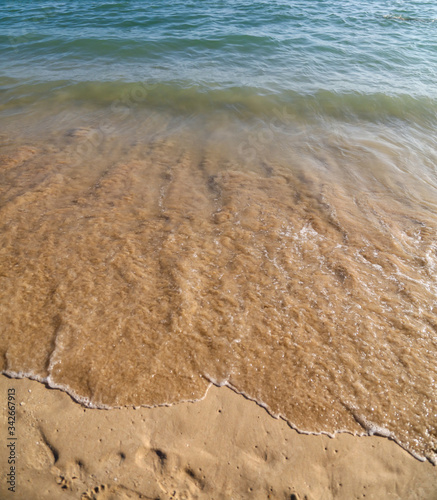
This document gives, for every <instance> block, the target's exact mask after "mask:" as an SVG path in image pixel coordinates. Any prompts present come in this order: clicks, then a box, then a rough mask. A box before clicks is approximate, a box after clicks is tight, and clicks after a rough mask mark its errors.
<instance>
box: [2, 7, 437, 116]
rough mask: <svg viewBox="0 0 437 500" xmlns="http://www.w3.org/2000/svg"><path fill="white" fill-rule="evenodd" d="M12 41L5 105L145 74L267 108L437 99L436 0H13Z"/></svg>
mask: <svg viewBox="0 0 437 500" xmlns="http://www.w3.org/2000/svg"><path fill="white" fill-rule="evenodd" d="M0 53H1V60H0V85H1V87H0V88H1V94H0V96H1V100H0V103H1V104H2V106H4V104H5V101H6V102H8V101H10V100H14V99H16V98H17V97H21V98H24V99H26V102H27V100H32V98H38V99H41V97H46V96H48V95H49V94H50V93H51V92H53V91H58V92H59V91H60V90H61V89H64V90H70V91H71V93H72V98H74V99H95V98H96V95H97V97H98V99H101V100H102V101H103V102H104V101H105V99H110V98H111V97H112V96H113V95H114V92H117V90H116V89H115V88H114V85H115V82H116V83H117V84H118V85H122V84H123V83H127V82H131V83H132V82H134V83H135V82H136V83H138V82H141V83H142V84H147V85H151V84H154V85H158V86H163V87H162V88H161V89H160V90H159V89H158V90H155V92H154V93H153V97H152V98H151V99H152V101H153V100H155V101H157V102H159V103H160V104H165V103H167V102H169V101H170V103H172V99H173V98H174V99H176V100H177V99H178V98H179V99H181V100H182V101H185V100H186V97H185V96H186V94H188V103H189V104H188V105H190V104H192V105H193V106H195V107H196V106H200V105H201V104H202V103H203V105H205V106H206V105H209V106H215V105H222V106H226V105H228V106H230V107H238V106H240V107H242V108H245V107H249V108H251V107H252V109H253V110H254V111H258V108H257V105H258V103H260V104H259V107H260V111H264V110H265V108H266V107H267V108H268V107H269V106H271V99H272V98H273V99H274V98H278V99H279V100H280V101H282V100H285V101H286V102H290V103H293V102H294V100H296V99H297V100H298V101H300V100H301V99H302V97H306V96H308V97H310V101H309V102H310V104H309V105H310V106H314V101H316V104H317V103H318V102H319V101H320V102H321V103H322V105H323V101H324V100H326V96H327V95H328V96H331V95H332V94H333V95H334V101H335V100H336V99H337V102H335V104H334V105H333V106H334V107H335V108H336V109H337V112H340V111H339V110H338V108H341V107H342V105H345V106H346V107H348V106H350V107H351V111H352V112H357V113H361V112H364V113H372V112H375V113H376V115H378V114H379V113H384V112H385V113H387V114H390V113H391V112H394V114H395V115H396V114H398V113H402V110H403V109H405V112H406V113H411V112H413V113H414V108H415V107H416V106H417V113H418V114H420V113H422V112H424V113H425V114H426V112H429V111H432V112H434V113H435V111H436V101H435V99H436V98H437V85H436V81H437V6H436V5H435V3H434V2H429V1H421V2H413V1H389V0H385V1H382V0H381V1H373V0H372V1H369V2H366V3H363V2H358V1H346V0H335V1H291V0H289V1H278V0H275V1H255V2H252V1H250V2H249V1H230V0H229V1H212V2H203V1H200V0H199V1H191V2H180V1H175V2H167V1H164V2H150V1H145V2H143V1H134V0H132V1H114V2H111V1H106V2H103V1H92V2H87V3H84V2H79V1H70V2H49V1H36V2H27V1H13V2H12V1H2V2H1V4H0ZM81 83H82V84H84V83H86V85H82V86H78V85H80V84H81ZM110 83H111V84H110ZM263 98H264V100H263ZM199 102H200V103H201V104H199ZM381 107H382V108H383V110H381Z"/></svg>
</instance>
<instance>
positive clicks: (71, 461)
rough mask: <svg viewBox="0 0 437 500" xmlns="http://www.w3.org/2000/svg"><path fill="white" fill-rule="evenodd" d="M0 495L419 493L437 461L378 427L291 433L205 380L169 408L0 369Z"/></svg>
mask: <svg viewBox="0 0 437 500" xmlns="http://www.w3.org/2000/svg"><path fill="white" fill-rule="evenodd" d="M9 388H14V389H15V392H16V409H17V418H16V425H15V427H16V436H17V456H16V461H17V473H16V491H15V493H12V492H8V491H7V489H6V483H5V474H6V472H5V471H6V467H7V464H6V460H7V458H8V456H7V455H8V450H7V448H6V446H4V443H5V429H6V425H5V422H6V411H5V408H6V404H7V403H6V395H7V391H8V389H9ZM0 390H1V394H2V398H1V401H2V413H1V419H2V422H1V429H2V436H1V442H2V446H1V454H0V468H1V477H2V481H1V483H0V496H1V498H2V499H5V500H9V499H14V500H37V499H41V500H43V499H50V500H52V499H58V498H59V499H82V500H85V499H86V500H89V499H95V500H104V499H114V500H115V499H120V500H125V499H126V500H127V499H139V498H144V499H158V498H160V499H161V500H164V499H168V500H170V499H178V500H182V499H195V498H198V499H230V498H232V499H240V498H241V499H244V498H253V499H258V498H259V499H267V498H270V499H284V500H285V499H288V500H290V499H300V500H303V499H307V500H322V499H323V500H329V499H336V500H341V499H344V500H346V499H347V500H352V499H362V498H365V499H366V500H368V499H381V498H384V499H402V500H406V499H420V500H425V499H429V500H433V499H435V498H436V494H437V468H436V467H434V466H432V465H431V464H430V463H428V462H419V461H418V460H416V459H414V458H413V457H412V456H411V455H409V454H408V453H407V452H405V451H404V450H403V449H402V448H401V447H399V446H398V445H397V444H396V443H394V442H393V441H391V440H389V439H386V438H382V437H376V436H372V437H360V438H358V437H354V436H351V435H349V434H338V435H337V436H336V437H335V438H333V439H332V438H329V437H328V436H323V435H321V436H315V435H305V434H298V433H297V432H296V431H295V430H293V429H291V428H290V427H289V426H288V425H287V423H286V422H285V421H283V420H280V419H279V420H278V419H274V418H272V417H271V416H270V415H268V413H267V412H266V411H265V410H264V409H263V408H261V407H260V406H258V405H257V404H256V403H254V402H252V401H249V400H247V399H245V398H244V397H243V396H241V395H238V394H236V393H234V392H233V391H232V390H230V389H229V388H227V387H221V388H217V387H215V386H212V387H211V389H210V390H209V391H208V394H207V396H206V397H205V399H204V400H203V401H200V402H197V403H181V404H177V405H174V406H171V407H158V408H152V409H148V408H138V409H114V410H97V409H87V408H85V407H83V406H81V405H79V404H78V403H75V402H74V401H72V399H71V398H70V397H69V396H68V395H67V394H65V393H64V392H61V391H58V390H50V389H47V388H45V387H44V386H43V385H42V384H40V383H38V382H35V381H30V380H25V379H23V380H15V379H9V378H7V377H5V376H1V377H0Z"/></svg>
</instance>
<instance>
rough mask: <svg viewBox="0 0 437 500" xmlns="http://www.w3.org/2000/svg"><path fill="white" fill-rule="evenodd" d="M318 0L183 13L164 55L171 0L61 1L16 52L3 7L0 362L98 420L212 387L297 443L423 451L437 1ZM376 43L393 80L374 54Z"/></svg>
mask: <svg viewBox="0 0 437 500" xmlns="http://www.w3.org/2000/svg"><path fill="white" fill-rule="evenodd" d="M73 3H74V2H73ZM319 3H321V4H324V2H319ZM319 3H318V4H317V8H316V4H315V3H314V4H313V3H311V5H310V6H308V3H305V4H304V3H299V2H290V3H285V2H276V3H271V4H270V3H269V8H268V9H266V11H265V12H264V13H263V15H262V16H261V17H257V12H259V9H258V10H256V9H255V7H253V5H255V4H253V3H250V4H249V3H247V4H246V3H243V2H221V3H219V2H217V3H213V4H212V7H210V8H209V9H206V10H205V9H203V10H202V9H200V7H199V5H200V3H197V2H193V5H192V6H191V7H190V9H191V10H190V11H189V12H190V15H192V16H193V19H192V20H191V22H192V25H190V26H191V27H190V28H181V29H183V31H184V37H185V38H184V37H183V36H182V34H181V33H179V35H180V37H182V38H184V40H185V41H184V42H183V43H182V42H181V43H179V42H178V43H176V42H174V43H173V42H172V38H173V37H174V36H176V35H177V34H178V32H177V29H176V28H175V26H174V25H173V24H172V23H173V22H176V21H174V16H176V12H177V9H176V7H175V10H174V11H173V14H171V15H170V14H169V11H171V9H172V8H171V7H169V6H166V7H163V6H162V4H160V5H159V6H158V5H156V6H154V5H152V4H149V6H148V8H147V9H146V8H144V9H143V11H141V9H140V11H138V9H139V5H138V4H137V3H136V2H132V3H131V4H135V5H136V6H137V12H136V13H135V15H132V16H131V19H129V16H128V14H126V12H125V9H126V6H125V4H124V3H123V4H119V3H113V2H109V3H105V4H102V3H101V2H96V3H94V4H91V6H87V7H82V9H83V11H82V10H81V9H79V10H77V11H74V10H73V9H72V7H71V6H70V4H68V5H67V4H65V5H64V4H63V7H62V9H61V8H60V7H59V8H58V7H57V8H56V11H55V12H52V11H51V12H52V13H51V14H50V15H46V16H45V17H44V16H43V18H42V19H41V22H40V23H39V24H37V26H38V27H39V29H40V31H41V33H40V32H38V33H37V34H35V33H33V35H32V36H35V37H36V38H32V37H31V36H30V34H29V33H30V32H29V33H27V32H26V33H25V34H24V35H21V36H24V37H25V38H24V39H23V40H21V41H20V40H18V38H17V36H18V35H17V33H18V32H19V30H20V26H21V25H20V23H21V22H22V21H19V20H20V19H21V15H22V11H20V8H21V7H20V5H21V4H20V3H19V2H15V3H14V4H13V5H14V6H15V7H13V6H12V4H11V5H10V6H9V4H8V3H6V4H5V5H6V7H3V10H4V11H5V9H9V10H8V12H9V17H3V18H2V21H1V22H2V23H3V25H4V26H6V28H7V30H9V31H7V32H6V35H4V36H6V37H7V40H6V41H5V39H3V42H2V43H3V44H4V46H5V47H6V48H7V50H6V51H5V53H6V54H7V58H6V59H4V58H2V62H1V64H0V91H1V93H0V124H1V131H0V179H1V180H0V224H1V232H0V281H1V286H0V310H1V316H2V323H1V329H2V336H1V341H0V350H1V354H2V356H1V369H2V370H3V372H4V373H7V374H10V375H12V376H27V377H33V378H37V379H40V380H45V381H46V382H48V383H49V385H51V386H53V387H61V388H63V389H65V390H67V391H68V392H70V393H71V394H72V395H74V397H75V398H76V399H79V400H81V401H83V402H85V403H86V404H90V405H93V406H99V407H111V406H118V405H126V404H127V405H158V404H172V403H176V402H179V401H183V400H196V399H200V398H202V397H203V396H204V394H205V391H206V390H207V387H208V386H209V384H210V383H215V384H219V385H222V384H227V385H229V386H231V387H233V388H234V389H235V390H237V391H238V392H241V393H244V394H245V395H247V396H248V397H250V398H252V399H255V400H256V401H258V402H259V403H260V404H262V405H264V406H266V407H267V409H268V410H269V411H270V412H271V413H272V414H273V415H276V416H279V415H280V416H282V417H284V418H286V419H287V420H288V421H289V422H290V424H291V425H293V426H294V427H296V428H298V429H299V430H301V431H304V432H326V433H329V434H334V433H335V432H338V431H349V432H353V433H370V434H372V433H377V434H381V435H385V436H388V437H391V438H392V439H394V440H396V441H397V442H398V443H399V444H401V445H402V446H403V447H404V448H406V449H408V450H409V451H410V452H411V453H413V454H415V456H417V457H419V458H422V459H423V458H427V459H429V460H430V461H432V462H434V463H435V462H436V449H437V427H436V424H435V422H436V416H437V404H436V401H437V398H436V385H435V384H436V377H437V364H436V348H437V336H436V333H437V315H436V313H437V298H436V291H437V278H436V266H437V241H436V227H437V197H436V188H437V171H436V165H437V148H436V144H435V139H434V132H435V129H436V125H437V118H436V111H437V102H436V99H435V97H436V96H435V95H434V94H433V92H434V87H433V86H432V85H431V80H432V76H433V74H434V73H433V72H434V71H435V66H433V64H432V63H433V62H435V60H434V59H433V57H434V58H435V55H434V56H432V55H431V54H432V50H433V42H432V39H431V41H430V38H429V33H430V31H429V30H430V29H435V28H434V27H433V26H435V25H434V24H433V22H432V21H433V19H434V17H436V16H435V12H433V9H434V10H435V7H433V6H432V5H431V4H424V6H426V8H425V7H424V10H423V11H421V12H420V14H421V16H422V19H423V20H425V19H426V20H427V22H422V23H416V24H417V27H416V24H414V26H415V27H414V28H412V27H411V24H412V23H413V22H412V21H408V20H407V21H406V20H403V19H398V18H397V17H393V18H388V17H384V16H398V15H401V14H402V16H403V17H415V15H416V14H417V12H410V11H411V9H413V7H412V6H410V5H409V4H408V5H407V3H402V5H403V8H402V9H399V10H396V12H394V13H392V12H391V10H389V9H388V5H391V4H388V3H387V4H386V3H383V2H381V3H380V4H379V7H378V9H376V8H373V10H372V11H371V12H365V13H361V14H360V12H359V10H358V7H357V6H355V10H354V5H353V3H352V4H350V5H349V4H348V5H349V7H348V9H349V11H348V10H347V9H346V10H345V6H344V5H343V2H334V3H332V2H331V3H330V4H329V5H330V7H329V8H328V10H323V12H322V11H321V10H320V9H321V6H320V5H319ZM38 4H40V7H41V9H42V10H41V9H40V11H38V12H43V13H44V6H45V4H44V2H38ZM81 5H83V4H81ZM263 5H264V4H263ZM290 5H291V6H293V8H294V10H293V13H290V12H289V10H288V9H289V7H290ZM326 5H327V4H326ZM399 5H400V4H399ZM255 6H256V5H255ZM152 7H153V8H152ZM179 7H180V6H179ZM264 7H266V6H265V5H264ZM165 8H166V9H167V11H166V13H167V17H166V16H164V14H163V12H164V11H163V9H164V10H165ZM414 8H416V9H417V4H416V3H415V7H414ZM14 9H16V10H15V11H14ZM89 9H91V10H92V9H94V10H93V14H92V15H91V14H90V10H89ZM96 9H97V10H98V11H99V12H101V13H102V15H101V16H100V14H99V15H98V14H97V10H96ZM251 9H255V10H251ZM275 9H276V10H275ZM236 10H238V12H240V13H241V15H240V16H239V17H238V19H239V21H238V22H237V21H236V19H237V17H236V16H235V12H236ZM228 11H229V12H228ZM47 12H48V11H46V14H47ZM111 12H112V13H113V14H114V13H117V12H118V13H119V14H120V15H119V17H120V19H118V20H117V19H116V18H115V17H111ZM141 12H142V14H141ZM186 12H188V11H186ZM217 12H220V13H221V14H222V17H220V16H218V13H217ZM226 12H228V14H229V15H228V17H226V15H225V14H226ZM278 12H279V13H280V15H279V14H278ZM284 12H285V13H286V12H289V15H290V17H289V18H287V17H286V16H287V15H288V14H284ZM399 12H401V14H399ZM243 13H244V15H243ZM275 13H276V14H275ZM140 14H141V15H143V18H142V17H141V15H140ZM407 14H408V16H407ZM425 14H426V16H425ZM35 15H37V14H35ZM114 15H115V14H114ZM275 15H277V16H279V17H277V19H276V18H275ZM71 16H76V17H75V19H76V24H74V23H73V22H72V19H71ZM96 16H97V17H96ZM172 16H173V17H172ZM195 16H197V17H196V18H195V19H194V17H195ZM202 16H203V17H202ZM245 16H246V17H245ZM284 16H285V17H284ZM31 19H32V18H31ZM96 19H99V20H100V22H101V23H103V24H102V26H103V27H104V28H105V29H104V30H103V31H101V32H100V31H99V30H98V26H97V25H96V23H97V21H96ZM172 19H173V20H172ZM177 19H178V21H177V22H181V21H180V18H177ZM184 19H186V16H185V17H184ZM226 20H228V21H229V20H234V21H233V22H230V21H229V22H228V23H227V24H226ZM310 21H311V22H310ZM129 22H130V23H133V24H130V25H129ZM256 22H258V24H256ZM285 22H288V23H292V27H293V29H291V28H290V29H289V31H288V32H287V30H285V28H284V23H285ZM8 23H9V24H8ZM62 23H65V26H69V29H66V30H65V29H64V28H63V29H62V31H61V27H62V26H64V25H63V24H62ZM105 23H106V24H105ZM120 23H121V24H122V25H119V24H120ZM126 23H127V24H128V25H129V26H128V25H126ZM148 23H149V24H148ZM196 23H197V24H196ZM250 23H252V24H251V25H250V26H249V24H250ZM405 23H407V24H408V23H409V24H408V30H409V33H408V37H407V38H405V36H406V35H405V30H406V29H407V28H406V27H405ZM24 24H25V23H24ZM228 25H229V26H228ZM27 26H28V25H27ZM73 26H74V27H73ZM371 26H372V29H373V30H374V38H373V39H370V38H369V37H368V36H367V35H368V33H369V31H368V30H369V29H370V27H371ZM128 28H130V29H129V30H128ZM146 28H147V29H146ZM87 30H88V31H87ZM187 30H188V31H187ZM275 30H276V31H275ZM357 30H358V33H359V35H360V36H364V34H365V33H367V35H366V36H367V37H366V40H367V43H368V44H370V46H369V47H367V49H366V48H365V47H363V46H362V44H361V43H360V41H359V40H360V36H357V37H356V38H357V40H354V37H353V36H352V34H353V33H357ZM359 30H361V31H359ZM426 30H428V31H426ZM79 32H80V36H79ZM103 32H104V33H105V37H102V33H103ZM14 33H15V35H14ZM60 33H63V35H62V36H64V37H65V40H63V41H62V43H61V42H60V40H59V37H60V36H61V34H60ZM126 33H128V34H129V37H127V35H126ZM255 33H257V35H256V36H257V37H258V38H259V37H264V38H263V39H262V40H261V41H260V40H258V39H257V40H254V39H253V38H250V37H254V36H255ZM275 33H276V35H275ZM347 33H349V38H348V41H349V42H351V43H352V42H353V43H355V42H356V46H354V45H353V44H352V45H351V44H350V43H349V42H348V44H346V45H347V46H348V47H351V48H350V50H351V54H349V56H350V57H349V58H348V57H346V58H344V57H342V56H341V57H340V55H341V54H344V51H345V47H346V45H345V37H346V38H347ZM243 35H244V36H243ZM292 35H293V36H294V37H295V39H296V40H297V39H299V37H301V38H302V40H301V46H300V48H303V47H307V48H306V49H305V50H306V52H305V51H304V55H305V57H306V61H308V60H311V57H313V60H312V63H311V64H309V66H308V68H309V69H308V71H309V73H308V72H306V70H305V71H300V70H299V64H298V62H299V60H298V59H295V63H296V64H294V65H291V64H288V65H285V64H283V63H284V62H285V61H286V60H287V61H290V60H291V59H290V58H293V57H294V58H300V57H302V58H303V57H304V56H303V55H302V52H301V51H300V50H295V45H294V44H289V45H287V40H288V39H289V38H290V37H291V36H292ZM328 35H329V36H328ZM376 35H378V36H376ZM13 36H15V38H13V39H11V37H13ZM89 37H94V38H96V39H98V43H92V44H91V43H90V42H89V40H88V38H89ZM247 37H249V38H247ZM305 37H306V38H305ZM317 37H319V38H320V39H321V40H324V41H323V44H322V46H317V45H315V42H314V40H315V39H316V38H317ZM396 37H399V40H403V44H402V48H403V50H404V51H405V52H404V54H403V55H404V56H405V61H404V62H405V65H406V66H408V65H409V73H408V78H407V77H405V78H400V76H402V74H403V73H402V72H403V69H402V68H403V66H402V65H401V64H398V63H396V58H397V57H399V53H400V52H399V50H398V51H397V52H396V54H392V58H393V59H392V60H391V62H390V63H389V62H388V61H387V60H386V56H387V54H388V48H389V47H390V46H393V43H394V40H395V39H396ZM126 38H128V39H129V40H128V41H126ZM303 39H305V40H306V42H305V41H304V40H303ZM11 40H12V41H11ZM138 40H142V42H144V43H141V50H140V49H138V50H137V49H135V47H134V48H133V46H132V44H133V43H134V42H135V41H138ZM157 40H160V43H157ZM163 41H165V43H164V42H163ZM195 41H196V42H195ZM161 42H163V43H161ZM135 43H136V42H135ZM108 44H109V45H108ZM111 44H115V46H116V47H117V50H115V49H114V46H113V45H111ZM148 44H152V46H153V47H154V49H153V50H152V49H151V48H150V47H149V46H148ZM153 44H155V45H153ZM305 44H307V45H305ZM372 44H373V45H372ZM390 44H391V45H390ZM420 44H421V47H422V49H421V50H420V51H419V53H420V57H419V56H417V57H415V58H414V57H412V55H411V57H410V56H409V55H408V54H410V52H409V51H412V52H411V54H413V52H414V50H413V49H414V48H416V49H417V47H418V46H419V45H420ZM330 46H331V49H330V50H328V48H327V47H330ZM377 46H378V47H379V49H380V50H381V51H385V52H384V54H385V56H384V57H382V56H381V61H382V60H384V61H385V62H384V64H382V63H381V61H379V63H378V61H376V59H373V58H374V57H376V55H375V54H376V52H374V50H375V49H376V48H377ZM105 47H106V48H105ZM332 47H337V48H338V49H339V51H340V52H339V54H340V55H339V59H338V60H339V61H342V63H341V65H337V66H336V65H335V64H336V63H335V62H336V59H335V54H334V55H333V53H334V52H333V50H334V49H333V48H332ZM354 47H355V48H354ZM158 49H159V51H158ZM340 49H341V50H340ZM302 50H303V49H302ZM354 50H355V51H360V50H363V51H364V50H367V51H368V52H367V59H366V58H364V59H363V58H361V56H360V53H359V52H355V53H354ZM105 51H106V52H105ZM129 51H131V52H129ZM229 51H230V52H229ZM317 51H319V52H317ZM225 53H226V54H228V56H229V57H230V61H229V57H227V58H224V54H225ZM311 54H313V55H312V56H311ZM319 56H320V57H319ZM407 56H408V57H407ZM8 57H9V59H8ZM233 58H234V59H233ZM281 58H282V59H281ZM333 58H334V59H333ZM352 59H353V60H354V61H355V63H354V64H352ZM155 60H156V61H159V62H160V63H159V64H160V65H164V64H165V61H172V64H170V63H169V67H168V68H167V69H165V70H164V69H162V67H161V66H160V67H159V68H155V69H153V68H154V64H155V62H154V61H155ZM233 60H234V61H235V66H233V63H232V61H233ZM302 60H303V59H302ZM43 61H44V64H43ZM62 61H64V63H65V65H64V66H63V65H61V64H60V63H61V62H62ZM372 61H373V62H372ZM67 62H68V65H67ZM176 62H179V63H180V64H181V65H182V66H183V68H184V69H181V68H182V66H180V65H179V66H178V65H176ZM173 63H174V65H173ZM212 63H214V64H212ZM334 63H335V64H334ZM208 64H211V65H212V66H213V68H214V69H213V71H212V72H211V73H205V72H206V69H207V66H208ZM264 64H265V65H267V69H269V71H267V70H266V69H265V68H264V67H263V65H264ZM373 64H380V65H379V66H378V68H379V69H380V71H378V72H377V73H375V69H374V66H373ZM29 65H30V66H29ZM357 65H358V66H357ZM237 66H238V71H237V70H236V71H233V68H236V67H237ZM26 67H27V68H29V67H31V68H32V70H31V71H30V73H31V74H30V75H29V70H28V73H27V74H25V68H26ZM334 67H335V68H336V69H335V71H334V69H333V68H334ZM358 67H359V69H360V71H356V69H357V68H358ZM96 68H97V69H99V71H100V76H99V78H96ZM120 68H122V69H123V72H124V75H123V76H124V77H123V78H122V77H121V73H119V69H120ZM196 68H197V70H198V71H199V72H201V73H202V75H203V76H202V78H200V77H199V76H198V75H199V74H200V73H196ZM280 68H282V72H281V71H279V69H280ZM354 68H355V69H354ZM372 68H373V69H372ZM146 70H147V71H150V72H151V73H150V74H148V76H147V78H144V79H143V80H142V78H143V77H144V76H145V75H146V72H147V71H146ZM184 71H185V72H184ZM372 71H373V73H372V74H373V75H375V74H376V75H377V77H375V78H373V79H372V80H370V79H369V75H370V74H371V72H372ZM257 72H258V74H259V78H258V77H257V76H256V73H257ZM366 72H367V73H366ZM397 72H398V73H397ZM334 73H335V74H334ZM340 73H341V78H340V76H339V75H340ZM358 73H359V75H360V76H359V77H357V75H358ZM125 75H128V76H129V77H125ZM176 75H177V76H178V78H179V79H176ZM196 75H197V76H196ZM205 75H208V81H207V80H206V78H205ZM333 75H334V76H333ZM335 75H337V76H335ZM366 75H367V76H366ZM395 76H399V78H395ZM305 78H306V80H305ZM390 78H391V80H390ZM245 79H246V80H247V82H250V85H249V84H248V83H245ZM212 81H213V83H211V82H212Z"/></svg>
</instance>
